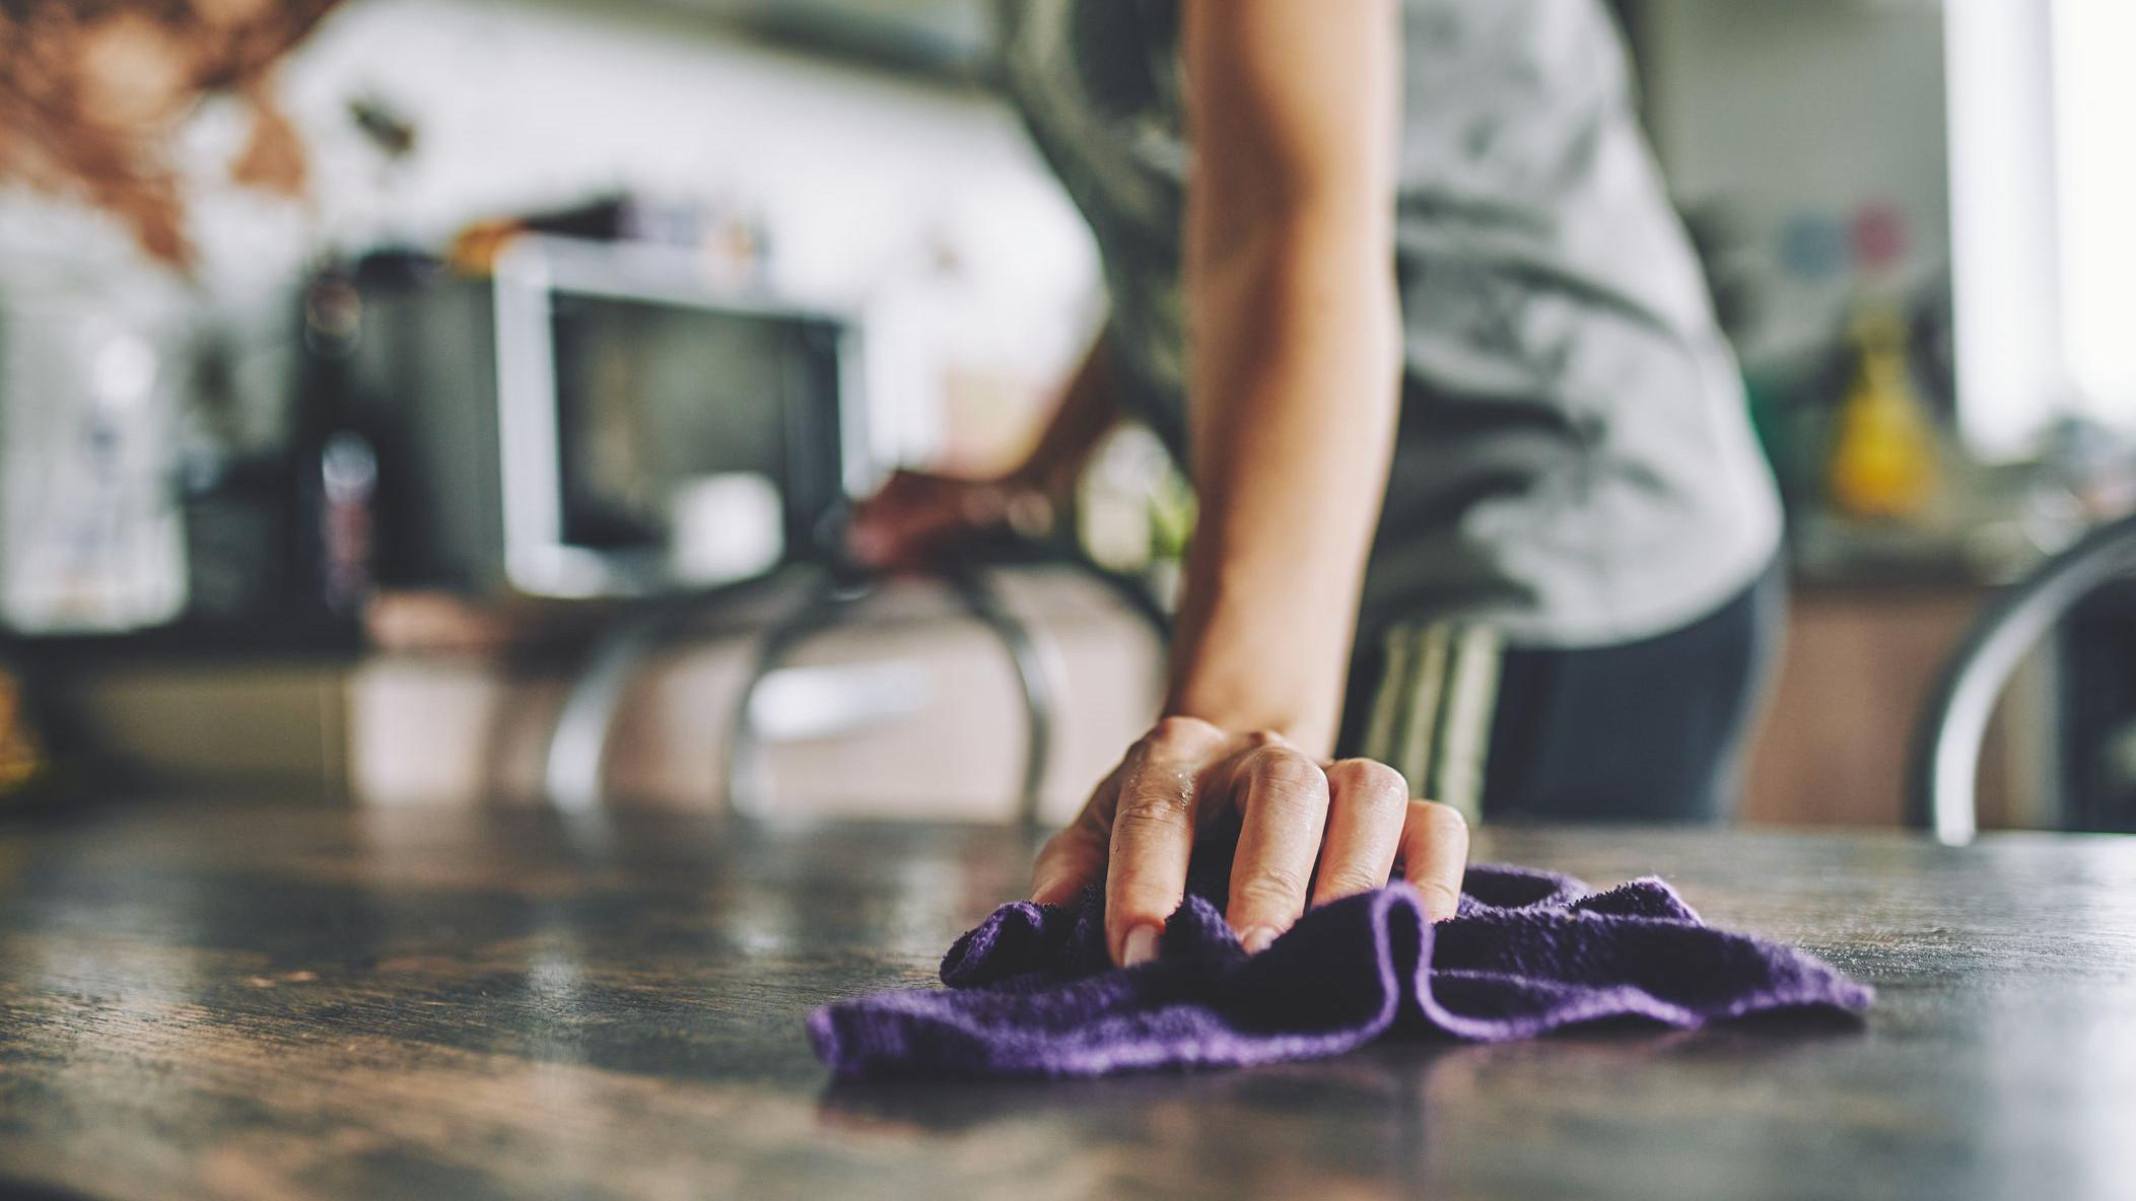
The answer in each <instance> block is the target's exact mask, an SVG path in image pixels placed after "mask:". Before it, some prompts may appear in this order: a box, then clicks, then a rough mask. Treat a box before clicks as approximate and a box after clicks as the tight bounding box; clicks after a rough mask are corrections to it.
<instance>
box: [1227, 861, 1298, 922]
mask: <svg viewBox="0 0 2136 1201" xmlns="http://www.w3.org/2000/svg"><path fill="white" fill-rule="evenodd" d="M1304 896H1305V876H1304V875H1303V874H1302V873H1300V872H1298V871H1297V870H1295V869H1293V868H1289V867H1282V866H1278V865H1273V864H1271V865H1265V866H1262V867H1258V868H1255V869H1254V870H1253V872H1252V873H1250V874H1249V875H1247V876H1246V877H1245V878H1244V879H1242V880H1240V881H1239V882H1238V884H1237V885H1236V886H1234V887H1233V889H1232V896H1231V899H1232V901H1233V903H1234V906H1235V907H1237V908H1242V909H1247V910H1251V911H1254V912H1264V911H1267V910H1272V909H1282V908H1285V907H1290V908H1296V907H1297V905H1298V903H1299V901H1300V900H1301V899H1303V898H1304Z"/></svg>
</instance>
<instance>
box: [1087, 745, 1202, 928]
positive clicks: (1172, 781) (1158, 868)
mask: <svg viewBox="0 0 2136 1201" xmlns="http://www.w3.org/2000/svg"><path fill="white" fill-rule="evenodd" d="M1222 743H1223V734H1222V732H1221V731H1219V730H1218V729H1217V728H1216V727H1215V726H1212V725H1210V724H1209V723H1207V722H1203V721H1196V720H1194V719H1193V718H1181V717H1168V718H1165V719H1164V720H1163V721H1160V722H1158V723H1157V727H1156V728H1155V729H1153V730H1151V731H1150V733H1149V734H1148V735H1147V736H1146V737H1144V738H1143V740H1142V741H1141V742H1139V743H1137V744H1136V746H1135V750H1134V752H1133V762H1132V763H1131V765H1130V766H1129V767H1128V770H1127V771H1126V772H1125V773H1124V774H1123V776H1122V777H1121V780H1120V791H1119V799H1118V802H1117V807H1116V808H1115V809H1114V811H1113V827H1112V847H1111V850H1110V854H1109V857H1108V862H1107V864H1106V875H1105V945H1106V947H1107V949H1108V950H1110V951H1111V952H1112V959H1113V962H1114V963H1117V964H1119V965H1120V966H1122V967H1132V966H1134V965H1135V964H1137V963H1141V962H1143V961H1145V960H1147V959H1150V958H1152V957H1154V956H1155V955H1156V954H1157V938H1158V936H1159V935H1160V934H1162V933H1163V932H1164V923H1165V920H1166V919H1167V918H1169V917H1171V916H1172V911H1173V910H1175V909H1177V908H1179V902H1180V900H1181V898H1183V897H1184V896H1185V895H1186V891H1187V857H1188V856H1189V855H1190V854H1191V853H1192V852H1193V849H1194V809H1195V799H1196V798H1195V781H1196V777H1197V775H1198V774H1199V773H1200V772H1201V770H1202V768H1203V767H1205V766H1207V764H1208V761H1209V759H1210V758H1211V757H1212V756H1213V755H1214V753H1215V751H1216V750H1217V748H1218V747H1219V746H1221V745H1222Z"/></svg>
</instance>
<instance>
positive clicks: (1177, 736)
mask: <svg viewBox="0 0 2136 1201" xmlns="http://www.w3.org/2000/svg"><path fill="white" fill-rule="evenodd" d="M1223 736H1224V735H1223V731H1221V730H1219V729H1217V728H1216V727H1215V726H1212V725H1210V724H1209V723H1208V722H1205V721H1203V720H1202V719H1201V718H1198V717H1182V716H1180V715H1178V714H1176V713H1175V714H1172V715H1171V716H1169V717H1160V718H1158V719H1157V724H1156V725H1154V726H1151V727H1150V732H1149V733H1148V734H1146V735H1144V736H1143V742H1144V743H1146V744H1148V745H1150V746H1154V747H1162V748H1166V749H1176V748H1186V747H1194V746H1200V745H1202V744H1204V743H1207V742H1209V741H1211V740H1214V739H1220V738H1222V737H1223Z"/></svg>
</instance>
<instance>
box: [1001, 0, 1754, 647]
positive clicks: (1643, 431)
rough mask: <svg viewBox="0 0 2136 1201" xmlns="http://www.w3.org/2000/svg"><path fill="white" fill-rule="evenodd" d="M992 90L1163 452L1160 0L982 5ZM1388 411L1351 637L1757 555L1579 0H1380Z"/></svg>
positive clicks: (1721, 590) (1680, 240)
mask: <svg viewBox="0 0 2136 1201" xmlns="http://www.w3.org/2000/svg"><path fill="white" fill-rule="evenodd" d="M1002 11H1003V13H1004V14H1005V21H1006V31H1007V42H1006V46H1005V50H1006V60H1007V75H1008V79H1009V84H1010V89H1011V91H1012V92H1013V94H1014V95H1015V97H1016V99H1017V100H1018V102H1019V103H1020V104H1021V105H1022V107H1023V109H1024V112H1025V115H1026V119H1027V120H1028V122H1029V124H1030V127H1031V130H1032V133H1033V136H1034V137H1035V138H1036V140H1037V141H1038V143H1039V146H1040V148H1041V150H1042V151H1043V152H1044V153H1045V154H1046V156H1047V157H1048V159H1049V160H1050V161H1051V162H1052V164H1053V165H1054V167H1055V169H1056V170H1057V171H1058V172H1059V173H1060V175H1061V178H1062V180H1063V182H1064V184H1065V185H1066V187H1067V189H1068V191H1069V193H1070V194H1071V195H1072V196H1073V197H1074V199H1075V201H1076V203H1077V205H1078V206H1079V207H1080V208H1081V209H1082V211H1083V214H1084V216H1085V217H1086V218H1087V219H1088V220H1089V222H1090V225H1091V229H1092V231H1093V232H1094V234H1095V235H1096V239H1097V243H1098V246H1099V249H1100V252H1101V254H1102V257H1103V259H1104V271H1105V279H1106V284H1107V288H1108V290H1109V292H1110V293H1111V301H1112V329H1113V331H1114V335H1115V339H1116V348H1115V349H1116V354H1117V356H1118V359H1117V361H1119V362H1120V363H1122V365H1123V366H1124V368H1125V370H1124V372H1123V374H1124V375H1125V376H1126V377H1127V378H1126V379H1125V380H1124V381H1123V383H1124V385H1125V388H1126V390H1127V392H1128V397H1127V399H1128V401H1129V403H1131V404H1132V405H1133V406H1134V407H1136V408H1137V409H1138V410H1139V411H1140V412H1141V413H1142V415H1143V416H1145V417H1146V418H1147V419H1148V420H1149V421H1150V422H1151V424H1152V425H1154V426H1155V427H1156V428H1157V430H1158V432H1159V433H1160V434H1162V435H1164V436H1165V437H1166V438H1167V439H1168V440H1170V441H1171V442H1172V444H1173V446H1174V449H1175V450H1177V449H1180V448H1181V445H1182V443H1183V440H1184V430H1185V425H1186V423H1185V420H1184V407H1185V379H1186V372H1185V363H1186V355H1185V330H1186V323H1185V320H1184V313H1183V311H1182V300H1181V292H1180V285H1179V267H1180V246H1181V215H1182V212H1183V207H1184V197H1185V181H1186V177H1187V173H1188V169H1189V163H1190V161H1191V155H1190V153H1189V149H1188V147H1187V144H1186V141H1185V138H1184V130H1183V122H1182V103H1181V78H1180V68H1179V55H1178V38H1177V22H1178V17H1177V9H1176V5H1175V4H1174V3H1173V2H1172V0H1089V2H1080V0H1005V3H1004V4H1003V5H1002ZM1402 26H1403V39H1404V75H1405V80H1406V82H1405V87H1404V105H1405V107H1404V114H1403V121H1402V133H1401V149H1400V157H1399V194H1398V196H1397V197H1395V198H1394V201H1395V203H1396V205H1397V219H1396V226H1395V267H1396V276H1397V280H1398V283H1399V288H1400V295H1401V305H1402V315H1403V327H1404V331H1405V333H1404V363H1405V369H1404V386H1403V400H1402V415H1401V430H1400V434H1399V437H1398V440H1397V448H1396V452H1395V460H1394V471H1393V477H1392V479H1391V481H1390V482H1389V484H1388V488H1387V499H1386V505H1385V508H1384V510H1383V515H1382V517H1381V521H1380V527H1379V532H1378V536H1377V540H1376V542H1375V544H1374V547H1373V551H1372V561H1371V567H1370V570H1369V571H1368V572H1367V576H1366V582H1365V599H1364V613H1363V623H1362V627H1361V630H1360V633H1361V634H1362V635H1364V636H1367V637H1369V636H1372V635H1373V634H1374V632H1375V631H1376V630H1377V629H1378V628H1380V627H1381V626H1383V625H1385V624H1386V623H1389V622H1397V621H1405V620H1412V619H1430V620H1438V619H1455V620H1483V621H1488V622H1490V623H1491V624H1493V625H1495V626H1497V627H1498V628H1499V629H1500V630H1502V631H1503V632H1504V633H1505V635H1506V636H1507V637H1508V638H1510V639H1512V640H1514V641H1517V642H1522V643H1527V644H1531V645H1555V646H1581V645H1598V644H1607V643H1614V642H1621V641H1626V640H1630V639H1636V638H1640V637H1645V636H1649V635H1653V634H1658V633H1662V632H1665V631H1667V630H1670V629H1673V628H1675V627H1677V626H1680V625H1682V624H1685V623H1687V622H1689V621H1691V620H1694V619H1696V618H1698V617H1700V616H1703V615H1704V614H1706V613H1708V612H1710V611H1711V610H1713V609H1715V608H1717V607H1718V606H1719V605H1721V604H1722V603H1724V602H1725V601H1727V600H1728V599H1729V598H1730V597H1732V596H1733V595H1735V594H1736V593H1737V592H1739V591H1741V590H1742V589H1744V588H1745V587H1747V586H1748V585H1749V584H1750V582H1751V581H1752V580H1753V579H1754V578H1755V577H1756V576H1757V575H1758V574H1759V573H1760V572H1761V571H1762V570H1763V568H1764V567H1765V566H1766V565H1767V564H1768V563H1769V562H1770V561H1771V559H1772V557H1773V555H1774V553H1775V550H1776V548H1777V546H1778V542H1779V529H1780V513H1779V504H1778V501H1777V498H1776V496H1775V493H1774V488H1773V483H1772V479H1771V475H1770V473H1769V472H1768V471H1767V469H1766V466H1765V463H1764V460H1763V458H1762V457H1761V456H1760V455H1759V453H1758V450H1757V446H1756V443H1755V441H1754V439H1753V437H1752V434H1751V431H1750V425H1749V421H1748V418H1747V415H1746V413H1745V405H1744V397H1743V388H1742V382H1741V377H1740V375H1739V374H1738V371H1737V369H1736V364H1735V361H1734V358H1733V356H1732V355H1731V353H1730V352H1729V349H1728V347H1727V344H1726V343H1725V342H1724V341H1723V339H1722V337H1721V334H1720V332H1719V329H1718V327H1717V325H1716V324H1715V321H1714V317H1713V312H1712V306H1711V303H1710V301H1709V299H1708V295H1707V292H1706V287H1705V283H1704V280H1703V279H1702V278H1701V276H1700V274H1699V270H1698V264H1697V260H1696V259H1695V257H1694V256H1693V254H1692V253H1691V249H1690V245H1689V241H1688V239H1687V238H1686V236H1685V234H1684V231H1683V228H1682V225H1681V224H1680V223H1679V221H1678V220H1677V218H1676V215H1675V213H1674V211H1673V210H1672V209H1671V207H1670V205H1669V203H1668V200H1667V197H1666V195H1665V193H1664V191H1663V188H1662V185H1661V180H1660V174H1659V172H1658V170H1657V169H1656V167H1655V164H1654V161H1653V157H1652V155H1651V153H1650V151H1649V149H1648V147H1647V145H1646V142H1645V139H1644V137H1643V135H1642V134H1641V132H1640V130H1639V126H1638V122H1637V120H1636V118H1635V116H1634V113H1633V107H1632V103H1631V87H1630V83H1629V78H1628V76H1629V72H1628V70H1627V64H1626V57H1625V54H1624V50H1623V45H1622V43H1621V41H1620V39H1619V37H1618V34H1617V30H1616V27H1615V25H1614V23H1613V22H1612V21H1611V19H1610V17H1609V16H1608V14H1607V13H1606V12H1605V11H1604V10H1603V9H1602V7H1601V5H1600V3H1599V2H1598V0H1407V2H1406V3H1405V4H1404V5H1403V6H1402Z"/></svg>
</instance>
